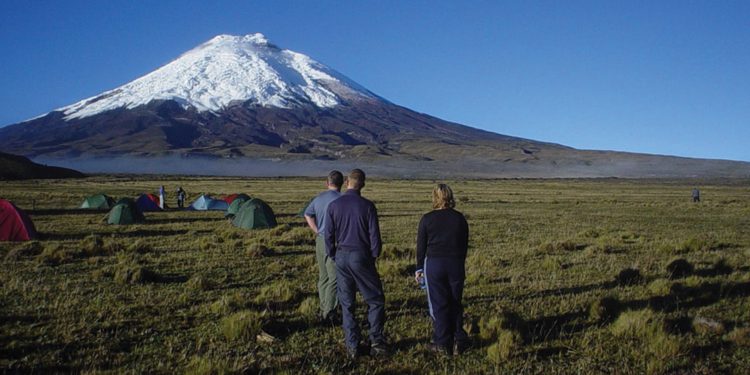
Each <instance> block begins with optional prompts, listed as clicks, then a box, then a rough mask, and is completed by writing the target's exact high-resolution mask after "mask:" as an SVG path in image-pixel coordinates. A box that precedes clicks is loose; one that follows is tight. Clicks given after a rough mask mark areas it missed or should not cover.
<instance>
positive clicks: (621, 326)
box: [610, 309, 682, 374]
mask: <svg viewBox="0 0 750 375" xmlns="http://www.w3.org/2000/svg"><path fill="white" fill-rule="evenodd" d="M610 331H611V332H612V333H613V334H614V335H615V336H616V337H620V338H628V339H632V340H635V347H634V348H633V351H632V355H633V356H634V357H636V358H642V359H643V361H645V364H646V372H647V373H649V374H657V373H662V372H664V370H665V369H667V368H668V366H669V365H670V363H671V362H672V361H674V360H676V359H677V358H678V357H679V356H680V355H681V353H682V347H681V345H680V341H679V340H678V339H677V338H676V337H674V336H671V335H669V334H668V333H667V332H666V331H665V330H664V320H663V319H662V318H661V317H660V316H658V315H657V314H655V313H654V312H653V311H652V310H650V309H645V310H638V311H628V312H624V313H622V314H620V317H618V318H617V320H616V321H615V322H614V323H613V324H612V326H611V328H610Z"/></svg>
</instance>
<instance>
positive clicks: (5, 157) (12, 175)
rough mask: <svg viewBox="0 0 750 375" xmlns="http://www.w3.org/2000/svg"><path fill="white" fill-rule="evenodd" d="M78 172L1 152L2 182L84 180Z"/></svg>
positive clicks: (0, 172) (0, 177)
mask: <svg viewBox="0 0 750 375" xmlns="http://www.w3.org/2000/svg"><path fill="white" fill-rule="evenodd" d="M82 177H86V176H85V175H84V174H83V173H81V172H78V171H76V170H72V169H67V168H60V167H49V166H46V165H41V164H37V163H34V162H32V161H31V160H29V159H28V158H25V157H23V156H17V155H11V154H6V153H3V152H0V180H28V179H35V178H82Z"/></svg>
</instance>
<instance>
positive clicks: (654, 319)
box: [610, 309, 661, 338]
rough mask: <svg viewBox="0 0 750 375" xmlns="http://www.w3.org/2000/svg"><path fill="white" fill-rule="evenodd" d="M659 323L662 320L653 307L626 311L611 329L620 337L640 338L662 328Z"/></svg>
mask: <svg viewBox="0 0 750 375" xmlns="http://www.w3.org/2000/svg"><path fill="white" fill-rule="evenodd" d="M658 324H661V320H660V319H659V317H658V316H657V315H656V314H655V313H654V312H653V311H652V310H651V309H644V310H635V311H626V312H623V313H622V314H620V316H619V317H618V318H617V320H615V322H614V323H613V324H612V327H611V328H610V330H611V331H612V333H613V334H614V335H615V336H618V337H631V338H640V337H647V336H649V335H650V334H651V333H652V332H651V331H653V330H654V329H658V328H660V326H658Z"/></svg>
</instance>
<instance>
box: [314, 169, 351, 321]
mask: <svg viewBox="0 0 750 375" xmlns="http://www.w3.org/2000/svg"><path fill="white" fill-rule="evenodd" d="M343 184H344V175H343V174H341V172H339V171H331V172H330V173H328V178H327V179H326V191H324V192H322V193H320V194H318V195H317V196H316V197H315V198H313V200H312V201H311V202H310V204H308V205H307V208H306V209H305V220H306V221H307V225H308V226H309V227H310V229H312V231H313V233H315V258H316V260H317V261H318V298H320V317H321V320H323V321H326V322H329V323H334V322H335V321H336V306H337V305H338V298H336V263H335V262H334V261H333V259H332V258H330V257H329V256H328V255H327V251H326V241H325V237H324V234H325V230H326V226H327V220H328V218H327V216H326V212H327V211H328V205H329V204H330V203H331V202H333V201H335V200H336V199H338V198H339V197H340V196H341V185H343Z"/></svg>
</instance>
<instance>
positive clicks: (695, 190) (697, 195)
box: [693, 188, 701, 203]
mask: <svg viewBox="0 0 750 375" xmlns="http://www.w3.org/2000/svg"><path fill="white" fill-rule="evenodd" d="M700 201H701V191H700V190H698V188H693V203H696V202H700Z"/></svg>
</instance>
